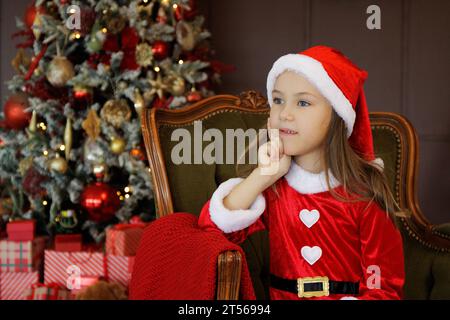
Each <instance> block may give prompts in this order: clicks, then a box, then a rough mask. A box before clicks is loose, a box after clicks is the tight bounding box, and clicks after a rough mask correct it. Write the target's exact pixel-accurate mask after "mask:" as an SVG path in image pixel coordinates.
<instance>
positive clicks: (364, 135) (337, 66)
mask: <svg viewBox="0 0 450 320" xmlns="http://www.w3.org/2000/svg"><path fill="white" fill-rule="evenodd" d="M286 70H290V71H294V72H296V73H298V74H300V75H301V76H303V77H304V78H306V79H307V80H308V81H309V82H311V83H312V84H313V85H314V86H316V87H317V89H318V90H319V91H320V92H321V93H322V95H323V96H324V97H325V98H326V99H327V100H328V101H329V102H330V104H331V105H332V107H333V109H334V110H335V111H336V113H337V114H338V115H339V116H340V117H341V118H342V119H343V120H344V122H345V125H346V127H347V136H348V137H349V142H350V145H351V146H352V148H353V149H354V150H355V151H356V152H357V153H358V154H359V155H361V156H362V157H363V158H365V159H366V160H368V161H373V160H375V159H374V151H373V141H372V131H371V128H370V121H369V112H368V109H367V103H366V97H365V95H364V90H363V84H364V81H365V80H366V78H367V76H368V74H367V71H365V70H362V69H360V68H358V67H357V66H356V65H355V64H353V63H352V62H351V61H350V59H348V58H347V57H346V56H344V55H343V54H342V53H341V52H339V51H338V50H336V49H334V48H330V47H327V46H315V47H311V48H309V49H307V50H305V51H302V52H299V53H293V54H286V55H284V56H282V57H280V58H279V59H278V60H277V61H275V63H274V64H273V66H272V69H271V70H270V72H269V75H268V76H267V97H268V100H269V104H270V106H272V90H273V87H274V85H275V81H276V79H277V77H278V76H279V75H280V74H281V73H283V72H284V71H286ZM380 160H381V159H377V160H376V162H377V163H379V164H380V165H382V163H381V161H380Z"/></svg>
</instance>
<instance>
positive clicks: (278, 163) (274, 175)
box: [258, 120, 291, 185]
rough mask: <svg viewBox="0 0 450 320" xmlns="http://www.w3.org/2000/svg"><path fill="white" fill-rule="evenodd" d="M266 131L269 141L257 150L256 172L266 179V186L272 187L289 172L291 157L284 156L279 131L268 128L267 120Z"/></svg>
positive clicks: (268, 122)
mask: <svg viewBox="0 0 450 320" xmlns="http://www.w3.org/2000/svg"><path fill="white" fill-rule="evenodd" d="M267 129H268V131H269V139H270V141H268V142H266V143H265V144H263V145H262V146H261V147H260V148H259V150H258V170H259V173H260V175H261V176H263V177H265V178H267V179H268V184H270V185H272V184H273V183H275V182H276V181H277V180H278V179H280V178H281V177H283V176H284V175H285V174H286V173H287V172H288V171H289V168H290V166H291V156H288V155H286V154H284V152H283V142H282V141H281V139H280V137H279V131H278V129H272V128H271V127H270V121H269V120H267Z"/></svg>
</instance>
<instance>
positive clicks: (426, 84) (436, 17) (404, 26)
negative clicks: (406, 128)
mask: <svg viewBox="0 0 450 320" xmlns="http://www.w3.org/2000/svg"><path fill="white" fill-rule="evenodd" d="M198 1H199V7H200V12H201V13H202V14H204V15H205V16H206V26H207V28H208V29H209V30H210V31H211V33H212V44H213V47H214V49H215V50H216V52H217V57H218V58H219V59H220V60H222V61H224V62H226V63H230V64H233V65H235V66H236V68H237V70H236V71H235V72H234V73H232V74H228V75H225V76H224V77H223V85H222V88H221V90H220V91H219V92H217V93H232V94H238V93H239V92H241V91H243V90H247V89H256V90H258V91H260V92H261V93H263V94H265V93H266V92H265V84H266V76H267V73H268V71H269V69H270V67H271V66H272V63H273V62H274V61H275V59H276V58H278V57H279V56H281V55H283V54H285V53H290V52H297V51H300V50H303V49H306V48H307V47H309V46H311V45H316V44H326V45H330V46H335V47H336V48H338V49H340V50H342V51H343V52H344V53H345V54H346V55H348V56H349V57H350V58H351V59H352V60H353V61H355V63H356V64H357V65H359V66H360V67H362V68H364V69H365V70H367V71H368V72H369V78H368V79H367V81H366V85H365V90H366V96H367V100H368V105H369V109H370V110H371V111H394V112H398V113H401V114H403V115H404V116H406V117H407V118H408V119H409V120H411V122H412V123H413V125H414V126H415V128H416V129H417V132H418V134H419V139H420V167H419V186H418V187H419V199H420V204H421V207H422V209H423V211H424V213H425V215H426V216H427V217H428V218H429V219H430V220H431V222H433V223H443V222H449V221H450V209H448V208H447V206H446V205H445V203H446V202H445V201H446V199H447V198H450V168H449V167H447V166H446V165H447V161H448V159H450V109H449V107H450V90H449V85H448V79H447V78H446V75H448V74H450V60H449V57H450V37H449V34H450V1H448V0H428V1H425V0H383V1H366V0H278V1H275V0H271V1H270V0H198ZM28 2H29V0H15V1H9V0H0V4H1V6H0V10H1V20H0V28H1V29H0V32H1V38H0V40H1V42H0V48H1V58H2V59H1V64H0V72H1V80H2V82H3V81H5V80H6V79H8V78H10V77H11V76H12V74H13V71H12V70H11V67H10V61H11V59H12V58H13V57H14V54H15V49H14V46H13V45H11V41H10V34H11V33H12V32H13V31H14V29H15V24H14V18H13V17H14V16H15V15H19V16H21V15H22V13H23V11H24V8H25V6H26V4H27V3H28ZM371 4H377V5H379V6H380V7H381V23H382V24H381V27H382V28H381V30H368V29H367V28H366V18H367V16H368V15H367V14H366V8H367V7H368V6H369V5H371ZM1 94H2V95H1V98H2V99H1V100H2V102H3V101H4V100H5V98H6V96H7V90H6V88H5V86H4V85H3V86H2V90H1Z"/></svg>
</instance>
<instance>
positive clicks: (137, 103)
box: [134, 88, 145, 119]
mask: <svg viewBox="0 0 450 320" xmlns="http://www.w3.org/2000/svg"><path fill="white" fill-rule="evenodd" d="M134 109H135V110H136V113H137V114H138V116H139V119H142V114H143V112H144V109H145V101H144V98H143V97H142V95H141V92H140V91H139V89H138V88H136V89H134Z"/></svg>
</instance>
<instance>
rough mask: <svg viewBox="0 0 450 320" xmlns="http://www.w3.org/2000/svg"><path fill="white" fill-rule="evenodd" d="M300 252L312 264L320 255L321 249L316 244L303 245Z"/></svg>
mask: <svg viewBox="0 0 450 320" xmlns="http://www.w3.org/2000/svg"><path fill="white" fill-rule="evenodd" d="M301 254H302V257H303V259H305V260H306V261H308V263H309V264H310V265H313V264H314V263H316V262H317V260H319V259H320V257H321V256H322V249H320V247H318V246H314V247H308V246H304V247H303V248H302V250H301Z"/></svg>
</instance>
